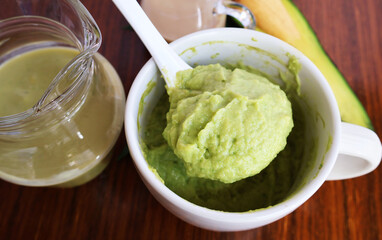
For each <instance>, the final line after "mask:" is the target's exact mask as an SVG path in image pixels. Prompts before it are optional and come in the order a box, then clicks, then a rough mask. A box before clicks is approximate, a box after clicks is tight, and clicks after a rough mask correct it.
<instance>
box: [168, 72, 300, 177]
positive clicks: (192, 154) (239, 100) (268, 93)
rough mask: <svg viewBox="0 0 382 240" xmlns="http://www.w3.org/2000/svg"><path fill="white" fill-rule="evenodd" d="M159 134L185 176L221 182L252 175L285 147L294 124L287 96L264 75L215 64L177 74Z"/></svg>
mask: <svg viewBox="0 0 382 240" xmlns="http://www.w3.org/2000/svg"><path fill="white" fill-rule="evenodd" d="M176 83H177V86H176V87H173V88H168V89H167V92H168V94H169V96H170V110H169V112H168V113H167V127H166V128H165V130H164V132H163V136H164V138H165V139H166V140H167V142H168V144H169V146H170V147H171V148H172V149H173V150H174V153H175V155H177V156H178V157H179V158H180V159H182V160H183V161H184V166H185V168H186V172H187V175H189V176H194V177H201V178H208V179H212V180H219V181H222V182H224V183H232V182H236V181H238V180H241V179H244V178H247V177H250V176H253V175H255V174H257V173H259V172H260V171H261V170H263V169H264V168H265V167H266V166H268V165H269V163H270V162H271V161H272V160H273V159H274V158H275V157H276V156H277V154H278V153H279V152H280V151H281V150H282V149H284V147H285V145H286V139H287V137H288V135H289V133H290V131H291V129H292V127H293V120H292V108H291V104H290V102H289V100H288V98H287V96H286V94H285V93H284V92H283V91H282V90H281V89H280V87H279V86H278V85H276V84H273V83H271V82H270V81H269V80H268V79H266V78H265V77H262V76H260V75H257V74H254V73H250V72H248V71H246V70H242V69H234V70H230V69H226V68H225V67H223V66H221V65H219V64H213V65H206V66H197V67H196V68H194V69H190V70H186V71H182V72H179V73H178V74H177V82H176Z"/></svg>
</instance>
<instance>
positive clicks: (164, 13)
mask: <svg viewBox="0 0 382 240" xmlns="http://www.w3.org/2000/svg"><path fill="white" fill-rule="evenodd" d="M141 5H142V8H143V10H144V11H145V12H146V14H147V16H148V17H149V18H150V20H151V21H152V22H153V24H154V25H155V27H156V28H157V29H158V31H159V32H160V33H161V34H162V36H163V37H164V38H165V39H167V40H168V41H173V40H175V39H178V38H179V37H182V36H184V35H186V34H189V33H192V32H196V31H199V30H202V29H208V28H216V27H224V26H225V20H226V15H230V16H232V17H234V18H236V19H237V20H238V21H239V22H241V24H242V25H243V26H244V27H245V28H251V29H253V28H254V27H255V19H254V17H253V14H252V13H251V12H250V10H249V9H248V8H246V7H245V6H243V5H241V4H239V3H237V2H233V1H227V0H142V1H141Z"/></svg>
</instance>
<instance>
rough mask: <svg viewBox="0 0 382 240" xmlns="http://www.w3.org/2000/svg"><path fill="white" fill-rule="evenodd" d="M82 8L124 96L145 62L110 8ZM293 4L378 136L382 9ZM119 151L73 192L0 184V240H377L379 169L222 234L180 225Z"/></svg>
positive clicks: (381, 201) (355, 3) (376, 1)
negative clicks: (273, 217) (281, 214)
mask: <svg viewBox="0 0 382 240" xmlns="http://www.w3.org/2000/svg"><path fill="white" fill-rule="evenodd" d="M82 2H83V4H84V5H85V6H86V7H87V8H88V10H89V11H90V13H91V14H92V15H93V17H94V18H95V20H96V22H97V23H98V25H99V27H100V29H101V32H102V34H103V43H102V47H101V49H100V52H101V53H102V54H103V55H104V56H105V57H106V58H107V59H108V60H109V61H110V62H111V63H112V64H113V65H114V67H115V68H116V70H117V72H118V73H119V75H120V77H121V79H122V80H123V84H124V87H125V91H126V93H128V91H129V89H130V86H131V84H132V81H133V79H134V77H135V76H136V74H137V73H138V71H139V70H140V68H141V67H142V66H143V64H144V63H145V62H146V61H147V60H148V59H149V57H150V55H149V54H148V52H147V51H146V49H145V47H144V46H143V44H142V43H141V42H140V40H139V39H138V37H137V35H136V34H135V33H134V32H133V31H132V30H129V29H127V28H126V26H127V22H126V21H125V20H124V19H123V17H122V15H121V14H120V13H119V11H118V10H117V9H116V7H115V6H114V5H113V4H112V2H111V0H82ZM295 3H296V5H297V6H298V7H299V8H300V10H301V11H302V12H303V14H304V15H305V16H306V18H307V19H308V21H309V22H310V24H311V25H312V27H313V29H314V30H315V32H316V34H317V36H318V38H319V39H320V41H321V42H322V44H323V46H324V48H325V50H326V51H327V52H328V54H329V55H330V57H331V58H332V59H333V61H334V62H335V64H336V65H337V66H338V68H339V69H340V71H341V72H342V73H343V74H344V76H345V77H346V79H347V80H348V82H349V84H350V86H351V87H352V88H353V89H354V90H355V92H356V94H357V95H358V96H359V98H360V100H361V102H362V103H363V104H364V106H365V107H366V110H367V112H368V113H369V115H370V117H371V120H372V122H373V124H374V127H375V131H376V132H377V134H378V135H379V136H382V84H381V83H382V31H381V24H382V14H381V13H382V1H380V0H363V1H359V0H295ZM0 8H3V6H0ZM380 82H381V83H380ZM0 87H1V86H0ZM125 146H126V141H125V137H124V134H123V133H121V137H120V140H119V141H118V143H117V149H116V154H115V157H114V159H113V160H112V162H111V163H110V165H109V166H108V167H107V168H106V169H105V171H104V172H103V173H102V174H101V175H100V176H98V177H97V178H96V179H94V180H93V181H91V182H89V183H87V184H85V185H82V186H80V187H76V188H71V189H55V188H31V187H22V186H17V185H14V184H10V183H7V182H5V181H2V180H0V239H1V240H3V239H4V240H11V239H12V240H13V239H23V240H27V239H55V240H60V239H92V240H96V239H102V240H104V239H169V240H170V239H241V240H242V239H291V240H296V239H304V240H306V239H346V240H347V239H349V240H361V239H367V240H376V239H382V190H381V188H382V167H379V168H377V169H376V170H375V171H374V172H372V173H370V174H368V175H366V176H362V177H359V178H356V179H351V180H346V181H328V182H325V183H324V185H323V186H322V187H321V188H320V189H319V191H318V192H317V193H316V194H315V195H314V196H313V197H312V198H311V199H309V200H308V201H307V202H306V203H305V204H303V205H302V206H301V207H300V208H298V209H297V210H296V211H294V212H293V213H291V214H290V215H288V216H287V217H285V218H283V219H281V220H279V221H277V222H275V223H272V224H270V225H267V226H264V227H261V228H258V229H253V230H249V231H243V232H234V233H221V232H212V231H207V230H203V229H200V228H197V227H194V226H192V225H189V224H187V223H185V222H183V221H181V220H180V219H178V218H177V217H175V216H174V215H172V214H171V213H170V212H168V211H167V210H166V209H165V208H163V207H162V206H161V205H160V204H159V203H158V202H157V201H156V200H155V199H154V198H153V197H152V196H151V194H150V193H149V192H148V190H147V189H146V187H145V186H144V184H143V182H142V181H141V179H140V177H139V175H138V174H137V172H136V170H135V168H134V165H133V163H132V160H131V157H130V156H129V155H128V154H126V155H125V156H124V157H122V158H120V159H118V156H121V155H123V149H124V148H125Z"/></svg>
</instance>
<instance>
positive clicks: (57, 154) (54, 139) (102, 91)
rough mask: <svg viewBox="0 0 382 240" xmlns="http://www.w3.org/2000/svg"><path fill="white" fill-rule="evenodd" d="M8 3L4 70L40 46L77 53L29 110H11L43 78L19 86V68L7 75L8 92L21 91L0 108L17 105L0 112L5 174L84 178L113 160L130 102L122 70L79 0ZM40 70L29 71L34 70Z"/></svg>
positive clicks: (3, 12) (1, 20)
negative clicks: (105, 53)
mask: <svg viewBox="0 0 382 240" xmlns="http://www.w3.org/2000/svg"><path fill="white" fill-rule="evenodd" d="M3 5H4V6H7V8H1V9H0V72H1V67H2V66H3V65H6V64H7V63H8V62H9V61H11V60H12V59H16V58H17V57H19V56H23V55H25V54H28V53H31V52H33V51H35V52H36V53H37V52H38V51H40V50H49V49H50V50H51V49H58V48H61V49H66V50H70V51H77V53H76V54H74V55H73V59H71V60H70V61H69V62H68V63H67V64H65V65H64V66H63V67H62V69H61V70H60V71H59V72H58V73H57V74H56V75H55V77H53V78H52V79H51V81H49V84H48V85H47V86H46V87H44V88H43V89H42V91H41V93H42V94H41V96H38V97H37V98H36V99H37V100H36V102H33V104H32V106H31V107H29V108H26V109H24V110H22V111H16V112H12V110H14V109H15V108H16V107H15V106H16V105H17V104H16V103H20V102H22V101H23V100H24V98H23V97H24V96H26V95H27V94H28V93H29V90H30V89H31V88H32V86H35V85H36V86H37V84H36V83H35V82H33V81H29V80H28V81H29V82H28V83H27V84H25V83H24V84H20V86H18V87H15V86H13V85H12V84H11V85H9V83H10V82H14V81H13V79H12V76H13V75H12V74H9V75H6V76H10V77H9V79H6V78H8V77H3V79H1V77H0V85H1V87H2V88H3V90H4V93H10V94H12V93H16V92H18V94H19V95H12V98H5V99H3V100H0V101H1V102H0V108H1V107H3V109H10V110H11V112H9V113H10V115H7V112H6V111H5V113H3V115H1V111H0V177H1V178H2V179H4V180H6V181H9V182H12V183H16V184H21V185H27V186H60V187H69V186H76V185H79V184H82V183H85V182H87V181H89V180H90V179H92V178H94V177H95V176H97V175H98V174H99V173H100V172H101V171H102V170H103V169H104V168H105V167H106V165H107V163H108V161H109V160H110V157H111V154H112V149H113V146H114V145H115V142H116V140H117V138H118V136H119V134H120V132H121V129H122V124H123V113H124V105H125V93H124V89H123V86H122V84H121V81H120V79H119V77H118V75H117V73H116V72H115V70H114V68H113V67H112V66H111V64H110V63H109V62H108V61H107V60H106V59H105V58H104V57H103V56H101V55H100V54H98V53H97V50H98V49H99V47H100V44H101V33H100V30H99V28H98V26H97V24H96V23H95V21H94V19H93V18H92V17H91V15H90V14H89V12H88V11H87V10H86V8H85V7H84V6H83V5H82V4H81V3H80V2H79V1H78V0H19V1H15V0H5V3H3ZM35 58H36V61H37V60H39V55H38V54H36V56H35ZM52 61H53V60H52ZM41 64H43V65H44V67H45V64H46V63H41ZM41 64H40V65H37V66H38V68H40V66H41ZM48 65H49V64H46V66H48ZM36 69H37V67H32V69H28V70H26V71H25V73H24V75H25V76H26V77H30V76H31V75H32V74H33V72H34V70H36ZM42 69H44V68H43V67H42ZM16 71H18V70H17V69H16ZM20 71H21V70H20ZM11 73H12V72H11ZM35 81H37V82H38V79H37V80H36V79H35ZM16 88H17V89H16ZM28 89H29V90H28ZM27 90H28V91H27ZM37 93H38V91H37ZM34 94H36V92H35V93H34ZM4 114H5V115H4Z"/></svg>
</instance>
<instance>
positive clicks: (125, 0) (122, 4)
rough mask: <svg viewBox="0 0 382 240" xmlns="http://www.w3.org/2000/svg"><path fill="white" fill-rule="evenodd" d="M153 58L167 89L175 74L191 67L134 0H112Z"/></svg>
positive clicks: (174, 80)
mask: <svg viewBox="0 0 382 240" xmlns="http://www.w3.org/2000/svg"><path fill="white" fill-rule="evenodd" d="M113 2H114V4H115V5H116V6H117V8H118V9H119V11H120V12H121V13H122V14H123V16H124V17H125V18H126V20H127V21H128V22H129V23H130V25H131V26H132V28H133V29H134V30H135V32H136V33H137V34H138V36H139V38H140V39H141V41H142V42H143V44H144V45H145V46H146V48H147V50H148V51H149V52H150V54H151V56H152V57H153V58H154V61H155V62H156V64H157V66H158V68H159V70H160V71H161V73H162V75H163V78H164V79H165V82H166V84H167V86H168V87H174V86H175V82H176V73H177V72H178V71H182V70H186V69H190V68H191V67H190V66H189V65H188V64H187V63H186V62H184V60H183V59H181V58H180V57H179V56H178V54H176V53H175V51H174V50H173V49H172V48H171V47H170V46H169V45H168V43H167V42H166V40H164V38H163V37H162V35H161V34H160V33H159V32H158V30H157V29H156V28H155V27H154V25H153V24H152V22H151V21H150V19H149V18H148V17H147V15H146V14H145V12H144V11H143V9H142V8H141V6H140V5H139V4H138V2H137V1H136V0H113Z"/></svg>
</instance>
